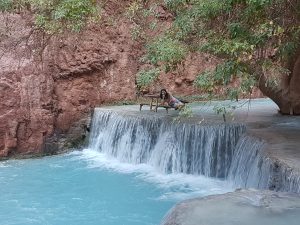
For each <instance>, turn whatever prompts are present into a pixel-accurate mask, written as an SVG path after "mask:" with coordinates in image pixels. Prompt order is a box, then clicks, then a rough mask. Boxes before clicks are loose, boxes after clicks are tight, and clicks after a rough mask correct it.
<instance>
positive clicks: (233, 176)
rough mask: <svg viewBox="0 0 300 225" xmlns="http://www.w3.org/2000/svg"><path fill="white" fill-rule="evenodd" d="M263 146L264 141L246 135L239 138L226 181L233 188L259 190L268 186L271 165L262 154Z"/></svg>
mask: <svg viewBox="0 0 300 225" xmlns="http://www.w3.org/2000/svg"><path fill="white" fill-rule="evenodd" d="M265 144H266V143H265V142H264V141H262V140H260V139H258V138H256V137H252V136H248V135H244V136H242V137H241V138H240V140H239V142H238V143H237V146H236V147H235V152H234V156H233V160H232V164H231V167H230V171H229V175H228V179H229V180H231V181H232V182H233V183H234V184H235V186H237V187H253V188H260V189H266V188H268V187H269V186H270V182H271V177H270V171H272V163H271V160H270V159H268V158H266V157H264V155H263V154H262V149H263V148H264V145H265Z"/></svg>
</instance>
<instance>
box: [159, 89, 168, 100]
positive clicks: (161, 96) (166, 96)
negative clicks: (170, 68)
mask: <svg viewBox="0 0 300 225" xmlns="http://www.w3.org/2000/svg"><path fill="white" fill-rule="evenodd" d="M163 91H165V92H166V95H165V98H164V99H167V98H168V97H169V93H168V92H167V90H166V89H161V90H160V95H159V96H160V98H161V99H163V95H162V92H163Z"/></svg>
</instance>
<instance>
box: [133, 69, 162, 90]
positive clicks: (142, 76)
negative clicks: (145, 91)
mask: <svg viewBox="0 0 300 225" xmlns="http://www.w3.org/2000/svg"><path fill="white" fill-rule="evenodd" d="M159 73H160V70H159V69H157V68H154V69H148V70H142V71H140V72H139V73H138V74H137V79H136V82H137V86H138V87H139V88H143V87H147V86H149V85H150V84H151V83H152V82H154V81H155V80H156V79H157V77H158V76H159Z"/></svg>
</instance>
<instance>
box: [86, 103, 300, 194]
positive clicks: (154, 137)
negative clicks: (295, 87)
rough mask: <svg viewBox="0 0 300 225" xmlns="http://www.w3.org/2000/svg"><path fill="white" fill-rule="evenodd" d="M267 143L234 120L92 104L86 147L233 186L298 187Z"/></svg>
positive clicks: (297, 178) (297, 180) (298, 189)
mask: <svg viewBox="0 0 300 225" xmlns="http://www.w3.org/2000/svg"><path fill="white" fill-rule="evenodd" d="M266 146H267V143H266V142H264V141H263V140H261V139H260V138H257V137H255V136H252V135H249V134H247V133H246V128H245V126H244V125H242V124H238V123H222V124H218V123H211V124H190V123H174V122H172V121H171V120H170V118H167V117H163V118H162V117H156V116H153V117H149V116H146V117H143V116H142V115H138V114H122V112H118V113H116V112H112V111H110V110H106V109H97V108H96V109H95V111H94V116H93V120H92V131H91V135H90V142H89V148H90V149H94V150H95V151H99V152H101V153H104V154H106V155H108V156H111V157H114V158H116V159H118V160H119V161H120V162H125V163H131V164H141V163H144V164H148V165H151V166H153V167H154V168H155V169H157V170H158V171H160V172H163V173H186V174H194V175H205V176H208V177H216V178H222V179H228V180H230V181H231V182H232V183H233V184H234V186H235V187H242V188H248V187H252V188H258V189H271V190H278V191H289V192H296V193H300V175H299V174H300V172H297V171H294V170H292V169H291V168H289V167H288V166H286V165H284V164H283V163H280V162H278V161H276V160H275V159H272V158H270V157H269V156H268V154H266V151H265V148H266Z"/></svg>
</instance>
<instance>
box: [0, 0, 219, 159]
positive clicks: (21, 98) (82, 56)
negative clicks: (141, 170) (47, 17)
mask: <svg viewBox="0 0 300 225" xmlns="http://www.w3.org/2000/svg"><path fill="white" fill-rule="evenodd" d="M121 8H123V6H122V4H118V3H116V2H113V1H111V4H108V6H107V9H106V10H107V12H108V13H109V12H112V11H113V12H114V13H118V10H119V9H121ZM0 20H1V21H0V24H9V26H0V38H1V39H0V40H1V41H0V50H1V51H0V57H1V58H0V96H1V102H0V157H1V156H2V157H3V156H4V157H5V156H9V155H14V154H29V153H30V154H36V153H42V152H44V153H45V152H46V153H51V152H53V151H55V150H56V149H63V148H64V147H67V146H64V144H65V143H64V142H63V141H62V142H61V140H69V141H70V140H76V139H78V137H80V135H82V134H84V129H85V127H86V124H87V121H86V120H87V118H88V117H89V116H90V115H91V112H92V109H93V108H94V107H95V106H99V105H101V104H103V103H108V102H115V101H126V100H131V99H135V98H136V88H135V76H136V73H137V71H138V69H139V68H140V66H141V65H140V62H139V58H140V56H141V55H142V53H143V48H142V45H141V44H139V43H138V42H136V41H133V40H132V37H131V34H130V26H131V24H130V22H129V21H127V20H126V19H125V18H122V19H120V20H118V21H113V23H112V21H110V20H109V19H107V21H106V19H105V17H104V19H103V20H102V21H101V23H99V24H96V25H93V26H92V27H89V28H87V29H86V30H85V31H83V32H82V33H80V34H72V35H71V34H68V35H61V36H60V37H57V36H56V37H51V38H49V39H46V40H44V39H45V37H44V36H43V35H33V34H32V26H31V24H30V21H31V20H30V15H16V14H15V15H12V14H6V15H3V16H2V17H1V19H0ZM214 65H215V60H214V59H212V58H207V57H205V56H203V55H193V56H190V57H188V59H187V60H186V61H185V62H184V63H183V65H182V68H180V70H181V71H178V72H176V73H169V74H165V75H163V76H161V78H160V81H159V82H158V85H157V86H156V87H155V88H154V89H157V90H159V89H160V88H161V87H165V88H168V89H169V90H171V91H172V93H177V94H183V95H188V94H193V93H197V90H195V89H194V87H193V85H192V82H193V80H194V79H195V77H196V75H197V74H199V72H201V71H204V70H205V69H207V68H210V67H213V66H214Z"/></svg>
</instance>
